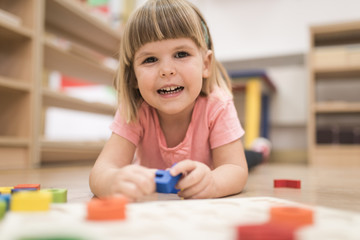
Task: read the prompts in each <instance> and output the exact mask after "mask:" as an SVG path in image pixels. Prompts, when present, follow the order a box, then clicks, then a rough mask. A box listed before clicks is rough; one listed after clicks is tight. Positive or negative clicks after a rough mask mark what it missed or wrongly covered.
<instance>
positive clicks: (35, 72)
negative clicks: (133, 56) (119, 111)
mask: <svg viewBox="0 0 360 240" xmlns="http://www.w3.org/2000/svg"><path fill="white" fill-rule="evenodd" d="M54 39H55V41H54ZM56 39H63V40H64V41H66V42H67V43H69V44H68V45H67V47H65V48H64V47H61V46H59V45H58V44H56ZM119 44H120V31H119V30H115V29H112V28H110V27H109V26H108V25H107V24H105V23H104V22H102V21H100V20H99V19H97V18H96V17H94V16H93V15H91V14H89V11H87V10H86V9H85V8H84V6H83V5H81V4H80V3H79V2H78V1H73V0H1V1H0V169H11V168H28V167H35V166H38V165H40V164H41V163H45V162H51V161H58V160H59V161H60V160H82V159H84V160H90V159H96V156H97V155H98V154H99V152H100V150H101V148H102V146H103V144H104V143H103V142H54V141H48V140H47V139H46V138H44V133H43V130H42V129H43V126H42V125H43V124H44V111H45V110H46V108H47V107H60V108H65V109H74V110H78V111H84V112H93V113H100V114H106V115H113V114H114V112H115V106H113V105H109V104H103V103H89V102H86V101H83V100H81V99H78V98H74V97H70V96H67V95H65V94H63V93H61V92H55V91H52V90H50V89H49V88H48V87H47V84H46V81H45V80H44V73H46V72H49V71H59V72H61V73H63V74H66V75H68V76H72V77H75V78H81V79H85V80H87V81H90V82H94V83H101V84H106V85H110V86H112V84H113V79H114V76H115V70H114V68H109V67H108V66H106V65H105V64H103V63H102V62H99V60H98V59H97V57H94V55H92V54H99V55H101V56H104V57H113V58H115V59H117V57H118V51H119Z"/></svg>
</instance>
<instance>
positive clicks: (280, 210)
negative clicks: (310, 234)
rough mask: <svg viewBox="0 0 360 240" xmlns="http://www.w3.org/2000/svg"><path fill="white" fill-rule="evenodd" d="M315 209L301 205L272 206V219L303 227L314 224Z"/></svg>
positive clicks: (272, 220)
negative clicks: (301, 206)
mask: <svg viewBox="0 0 360 240" xmlns="http://www.w3.org/2000/svg"><path fill="white" fill-rule="evenodd" d="M313 219H314V218H313V211H312V210H311V209H306V208H299V207H272V208H271V209H270V221H271V222H276V223H281V224H286V225H291V226H293V227H302V226H305V225H311V224H313V222H314V220H313Z"/></svg>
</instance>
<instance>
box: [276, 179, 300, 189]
mask: <svg viewBox="0 0 360 240" xmlns="http://www.w3.org/2000/svg"><path fill="white" fill-rule="evenodd" d="M274 188H301V181H300V180H288V179H275V180H274Z"/></svg>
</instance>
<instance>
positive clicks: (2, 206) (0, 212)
mask: <svg viewBox="0 0 360 240" xmlns="http://www.w3.org/2000/svg"><path fill="white" fill-rule="evenodd" d="M6 207H7V203H6V201H5V200H4V199H0V219H2V218H3V217H4V216H5V213H6Z"/></svg>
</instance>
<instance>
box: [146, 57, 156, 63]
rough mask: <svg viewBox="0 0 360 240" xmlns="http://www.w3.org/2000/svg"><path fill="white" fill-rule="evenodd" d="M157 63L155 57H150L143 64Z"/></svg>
mask: <svg viewBox="0 0 360 240" xmlns="http://www.w3.org/2000/svg"><path fill="white" fill-rule="evenodd" d="M156 61H157V59H156V58H155V57H148V58H146V59H145V60H144V62H143V63H154V62H156Z"/></svg>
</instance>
